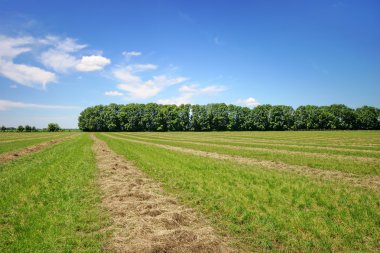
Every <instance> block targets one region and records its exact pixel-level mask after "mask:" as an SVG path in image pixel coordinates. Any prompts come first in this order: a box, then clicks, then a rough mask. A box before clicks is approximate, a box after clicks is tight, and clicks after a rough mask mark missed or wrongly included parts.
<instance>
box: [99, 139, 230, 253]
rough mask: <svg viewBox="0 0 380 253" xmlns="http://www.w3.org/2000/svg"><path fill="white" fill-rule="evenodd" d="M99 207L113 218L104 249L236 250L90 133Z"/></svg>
mask: <svg viewBox="0 0 380 253" xmlns="http://www.w3.org/2000/svg"><path fill="white" fill-rule="evenodd" d="M92 139H93V140H94V145H93V150H94V153H95V155H96V159H97V164H98V167H99V169H100V179H99V184H100V187H101V189H102V191H103V193H104V196H103V200H102V205H103V207H104V208H105V209H106V210H108V211H109V213H110V215H111V219H112V223H111V225H110V226H109V227H108V228H107V229H108V230H110V231H112V236H111V238H110V240H109V242H108V243H107V244H106V245H105V249H106V251H112V252H131V253H132V252H151V253H154V252H235V251H234V250H233V249H232V248H230V247H229V246H227V243H226V238H223V237H221V236H219V235H217V233H216V232H215V231H214V229H213V228H212V227H211V226H210V225H209V224H208V223H207V221H206V220H205V219H203V218H201V217H199V215H197V214H196V212H195V211H194V210H193V209H191V208H188V207H185V206H183V205H181V204H180V203H179V202H178V200H176V199H175V198H173V197H170V196H167V195H166V194H165V193H164V192H163V190H162V188H161V186H160V185H159V183H157V182H155V181H154V180H152V179H150V178H148V177H147V176H146V175H145V174H144V173H143V172H141V171H140V170H138V169H137V168H136V167H135V166H134V165H133V164H132V163H131V162H128V161H127V160H125V159H124V158H122V157H121V156H119V155H117V154H115V153H114V152H113V151H111V150H110V148H109V147H108V146H107V144H106V143H105V142H103V141H101V140H99V139H97V138H96V137H95V136H94V135H92Z"/></svg>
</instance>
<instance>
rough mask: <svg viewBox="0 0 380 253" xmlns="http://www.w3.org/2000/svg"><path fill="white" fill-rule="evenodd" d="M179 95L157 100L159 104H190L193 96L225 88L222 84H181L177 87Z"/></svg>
mask: <svg viewBox="0 0 380 253" xmlns="http://www.w3.org/2000/svg"><path fill="white" fill-rule="evenodd" d="M178 91H179V93H180V94H179V96H176V97H172V98H167V99H160V100H158V101H157V103H159V104H176V105H181V104H191V100H192V99H193V98H194V97H199V96H205V95H207V96H209V95H215V94H218V93H221V92H224V91H226V88H225V87H224V86H219V85H210V86H204V87H200V86H199V85H195V84H193V85H183V86H181V87H180V88H179V89H178Z"/></svg>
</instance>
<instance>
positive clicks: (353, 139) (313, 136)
mask: <svg viewBox="0 0 380 253" xmlns="http://www.w3.org/2000/svg"><path fill="white" fill-rule="evenodd" d="M141 134H146V133H141ZM153 134H155V133H153ZM162 134H164V135H178V134H180V135H181V136H183V137H184V136H194V135H198V136H204V137H222V138H231V139H234V138H241V139H250V140H263V141H276V142H281V141H292V142H296V143H302V142H305V141H307V142H315V143H319V144H320V142H326V143H327V144H334V143H336V142H342V143H346V144H352V143H361V144H363V145H368V144H374V145H379V144H380V135H379V131H326V132H320V131H318V132H287V131H285V132H281V131H280V132H185V133H183V132H169V133H162ZM322 134H323V136H319V135H322Z"/></svg>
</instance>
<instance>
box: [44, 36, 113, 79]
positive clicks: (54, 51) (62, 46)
mask: <svg viewBox="0 0 380 253" xmlns="http://www.w3.org/2000/svg"><path fill="white" fill-rule="evenodd" d="M40 43H42V44H46V45H52V46H53V48H50V49H48V50H47V51H45V52H43V53H42V54H41V57H40V60H41V63H42V64H44V65H45V66H46V67H48V68H51V69H53V70H54V71H57V72H61V73H66V72H67V71H69V70H77V71H81V72H89V71H96V70H101V69H103V68H104V67H105V66H106V65H108V64H110V63H111V60H110V59H108V58H105V57H103V56H100V55H87V56H82V58H78V57H77V56H75V55H74V54H73V53H75V52H78V51H80V50H82V49H84V48H86V47H87V45H85V44H78V43H77V42H76V40H74V39H72V38H64V39H61V38H59V37H56V36H47V37H45V38H44V39H41V40H40Z"/></svg>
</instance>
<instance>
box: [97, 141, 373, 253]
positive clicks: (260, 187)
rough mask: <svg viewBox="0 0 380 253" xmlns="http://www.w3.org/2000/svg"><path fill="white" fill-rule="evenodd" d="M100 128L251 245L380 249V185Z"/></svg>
mask: <svg viewBox="0 0 380 253" xmlns="http://www.w3.org/2000/svg"><path fill="white" fill-rule="evenodd" d="M97 136H99V138H101V139H102V140H105V141H106V142H107V143H108V145H109V146H110V147H111V148H112V149H113V150H114V151H116V152H117V153H119V154H122V155H124V156H125V157H126V158H127V159H128V160H131V161H132V162H134V164H135V165H136V166H137V167H138V168H140V169H142V170H143V171H144V172H145V173H147V174H148V175H149V176H151V177H152V178H154V179H156V180H157V181H160V182H162V183H163V187H164V188H165V189H166V190H167V191H168V192H171V193H172V194H175V195H176V196H179V197H180V199H181V200H182V201H183V202H184V203H187V204H188V205H190V206H193V207H194V208H196V209H198V210H199V211H200V212H202V213H204V214H205V215H207V217H208V218H209V219H210V220H212V222H213V224H215V226H216V227H217V228H218V229H219V230H220V231H224V232H225V233H227V234H228V235H230V236H232V237H233V238H235V239H236V240H238V241H239V246H240V247H243V248H244V249H247V250H248V251H265V250H274V251H373V252H376V251H379V250H380V243H379V240H378V238H379V237H380V229H379V224H380V195H379V194H378V193H376V192H373V191H371V190H367V189H365V188H355V187H351V186H348V185H347V184H342V183H339V182H338V181H335V182H329V181H327V180H312V179H310V178H309V177H305V176H303V175H301V174H293V173H287V172H285V171H275V170H267V169H265V168H263V167H262V166H260V165H258V164H256V165H255V164H251V165H244V164H240V163H236V161H233V160H216V159H213V158H209V157H202V156H199V155H197V154H190V153H183V152H179V151H178V150H169V149H164V148H162V147H158V146H156V145H155V144H154V143H153V142H146V143H138V142H136V140H121V139H114V138H111V137H112V136H110V135H105V134H97ZM113 137H115V136H113Z"/></svg>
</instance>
